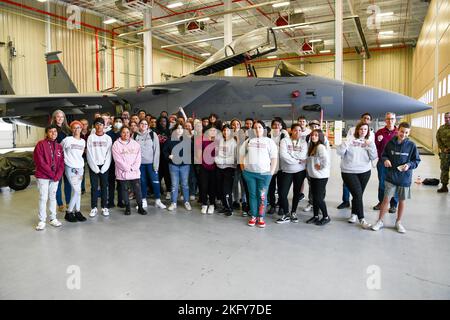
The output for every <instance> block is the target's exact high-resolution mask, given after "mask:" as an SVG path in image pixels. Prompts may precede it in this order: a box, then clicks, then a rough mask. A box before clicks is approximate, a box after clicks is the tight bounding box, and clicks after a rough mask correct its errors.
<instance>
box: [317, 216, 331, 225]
mask: <svg viewBox="0 0 450 320" xmlns="http://www.w3.org/2000/svg"><path fill="white" fill-rule="evenodd" d="M330 221H331V219H330V217H323V218H322V219H320V220H319V221H317V222H316V226H324V225H326V224H327V223H329V222H330Z"/></svg>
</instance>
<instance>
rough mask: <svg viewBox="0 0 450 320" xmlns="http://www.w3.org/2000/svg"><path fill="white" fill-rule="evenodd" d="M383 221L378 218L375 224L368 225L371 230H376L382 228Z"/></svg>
mask: <svg viewBox="0 0 450 320" xmlns="http://www.w3.org/2000/svg"><path fill="white" fill-rule="evenodd" d="M383 226H384V223H383V221H381V220H378V221H377V223H375V225H373V226H372V227H370V229H372V230H373V231H378V230H380V229H381V228H383Z"/></svg>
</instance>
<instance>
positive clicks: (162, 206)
mask: <svg viewBox="0 0 450 320" xmlns="http://www.w3.org/2000/svg"><path fill="white" fill-rule="evenodd" d="M155 207H157V208H160V209H165V208H167V207H166V205H165V204H164V203H162V202H161V199H156V201H155Z"/></svg>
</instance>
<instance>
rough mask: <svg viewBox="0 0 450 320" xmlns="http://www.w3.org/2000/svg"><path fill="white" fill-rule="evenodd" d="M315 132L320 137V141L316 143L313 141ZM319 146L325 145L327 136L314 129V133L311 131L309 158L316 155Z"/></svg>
mask: <svg viewBox="0 0 450 320" xmlns="http://www.w3.org/2000/svg"><path fill="white" fill-rule="evenodd" d="M314 132H317V133H318V135H319V141H317V142H316V143H314V142H313V141H312V134H313V133H314ZM319 144H323V145H325V136H324V135H323V132H322V130H320V129H314V130H313V131H311V133H310V136H309V147H308V157H310V156H314V155H316V151H317V147H318V146H319Z"/></svg>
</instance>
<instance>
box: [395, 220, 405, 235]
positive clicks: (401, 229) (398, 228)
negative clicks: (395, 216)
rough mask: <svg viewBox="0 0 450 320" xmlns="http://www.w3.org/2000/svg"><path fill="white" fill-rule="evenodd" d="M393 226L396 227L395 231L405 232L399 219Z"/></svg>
mask: <svg viewBox="0 0 450 320" xmlns="http://www.w3.org/2000/svg"><path fill="white" fill-rule="evenodd" d="M395 228H396V229H397V231H398V232H399V233H405V232H406V229H405V227H403V225H402V224H401V223H400V221H397V222H396V223H395Z"/></svg>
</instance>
